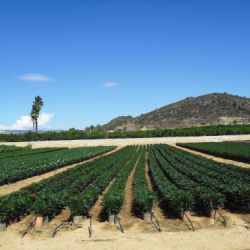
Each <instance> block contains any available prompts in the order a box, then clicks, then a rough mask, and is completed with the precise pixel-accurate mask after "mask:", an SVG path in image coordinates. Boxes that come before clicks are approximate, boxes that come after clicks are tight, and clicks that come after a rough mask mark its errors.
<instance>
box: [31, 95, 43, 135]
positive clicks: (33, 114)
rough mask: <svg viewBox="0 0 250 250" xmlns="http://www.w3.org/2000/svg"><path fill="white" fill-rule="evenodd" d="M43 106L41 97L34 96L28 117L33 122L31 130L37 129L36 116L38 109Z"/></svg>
mask: <svg viewBox="0 0 250 250" xmlns="http://www.w3.org/2000/svg"><path fill="white" fill-rule="evenodd" d="M42 107H43V99H42V98H41V97H40V96H36V97H35V99H34V101H33V105H32V110H31V112H30V117H31V119H32V122H33V131H36V132H37V131H38V117H39V114H40V111H41V109H42Z"/></svg>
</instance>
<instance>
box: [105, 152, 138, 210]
mask: <svg viewBox="0 0 250 250" xmlns="http://www.w3.org/2000/svg"><path fill="white" fill-rule="evenodd" d="M140 154H141V149H140V150H138V151H137V152H136V153H135V154H134V157H133V158H131V159H130V161H129V162H128V163H127V164H126V166H124V167H123V168H122V169H121V170H120V171H119V173H118V175H117V177H116V179H115V181H114V183H113V184H112V187H111V188H110V189H109V190H108V192H107V193H106V194H105V197H104V210H105V212H106V215H109V214H118V213H119V212H120V210H121V209H122V206H123V203H124V198H125V187H126V183H127V180H128V177H129V175H130V174H131V171H132V170H133V168H134V167H135V164H136V162H137V160H138V159H139V158H138V157H139V155H140Z"/></svg>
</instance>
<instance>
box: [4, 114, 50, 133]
mask: <svg viewBox="0 0 250 250" xmlns="http://www.w3.org/2000/svg"><path fill="white" fill-rule="evenodd" d="M53 117H54V114H53V113H41V114H40V116H39V118H38V126H39V128H42V129H46V128H49V124H48V123H49V122H50V120H51V119H52V118H53ZM8 129H9V130H12V129H14V130H22V129H32V120H31V118H30V116H28V115H23V116H21V117H20V118H19V119H17V121H16V122H15V123H14V124H12V125H9V126H5V125H1V124H0V130H8Z"/></svg>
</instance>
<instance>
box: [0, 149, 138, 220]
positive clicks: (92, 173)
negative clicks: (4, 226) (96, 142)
mask: <svg viewBox="0 0 250 250" xmlns="http://www.w3.org/2000/svg"><path fill="white" fill-rule="evenodd" d="M134 151H135V147H132V146H131V147H130V146H129V147H125V148H123V149H121V150H119V151H117V152H115V153H114V154H112V155H107V156H103V157H100V158H98V159H95V160H93V161H91V162H88V163H85V164H81V165H78V166H76V167H74V168H72V169H69V170H67V171H65V172H62V173H60V174H57V175H55V176H53V177H50V178H48V179H45V180H43V181H40V182H39V183H36V184H33V185H31V186H28V187H25V188H23V189H21V190H20V191H17V192H15V193H12V194H9V195H6V196H2V197H0V220H2V221H6V222H8V221H10V220H12V219H16V218H19V217H22V216H25V215H27V214H29V213H35V214H37V215H43V216H49V217H53V216H54V215H56V214H57V213H59V212H60V211H61V210H62V209H63V208H65V207H67V206H69V207H70V208H71V209H72V215H85V214H87V212H88V211H89V209H90V208H91V206H92V205H93V204H94V202H95V201H96V199H97V198H98V196H99V195H100V193H101V192H102V190H103V189H104V188H105V187H106V186H107V185H108V183H109V182H110V181H111V180H112V179H113V178H114V177H115V176H116V175H117V173H118V172H119V170H120V169H121V168H122V167H123V166H124V165H125V164H126V162H127V161H128V160H129V159H130V158H131V157H132V155H133V153H134ZM79 212H81V214H79Z"/></svg>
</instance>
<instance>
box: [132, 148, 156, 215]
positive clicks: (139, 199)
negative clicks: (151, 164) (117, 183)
mask: <svg viewBox="0 0 250 250" xmlns="http://www.w3.org/2000/svg"><path fill="white" fill-rule="evenodd" d="M148 185H149V184H148V182H147V179H146V147H145V146H143V150H142V154H141V157H140V160H139V162H138V165H137V167H136V171H135V176H134V180H133V196H134V199H133V202H134V211H135V213H136V214H137V215H138V216H140V217H141V216H142V215H143V213H147V212H152V209H153V204H154V201H155V200H156V195H155V193H154V192H152V191H150V190H149V187H148Z"/></svg>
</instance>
